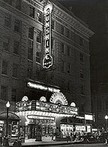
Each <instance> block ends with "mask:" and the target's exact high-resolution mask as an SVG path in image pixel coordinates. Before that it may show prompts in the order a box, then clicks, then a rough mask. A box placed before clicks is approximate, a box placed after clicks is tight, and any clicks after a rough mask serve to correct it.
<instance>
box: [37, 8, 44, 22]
mask: <svg viewBox="0 0 108 147" xmlns="http://www.w3.org/2000/svg"><path fill="white" fill-rule="evenodd" d="M37 20H38V21H40V22H42V20H43V19H42V12H41V11H39V10H38V12H37Z"/></svg>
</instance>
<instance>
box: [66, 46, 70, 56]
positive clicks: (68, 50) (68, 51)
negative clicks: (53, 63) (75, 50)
mask: <svg viewBox="0 0 108 147" xmlns="http://www.w3.org/2000/svg"><path fill="white" fill-rule="evenodd" d="M67 55H68V56H70V46H69V45H67Z"/></svg>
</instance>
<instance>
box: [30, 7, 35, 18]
mask: <svg viewBox="0 0 108 147" xmlns="http://www.w3.org/2000/svg"><path fill="white" fill-rule="evenodd" d="M29 16H31V17H33V18H34V17H35V8H34V7H32V6H30V14H29Z"/></svg>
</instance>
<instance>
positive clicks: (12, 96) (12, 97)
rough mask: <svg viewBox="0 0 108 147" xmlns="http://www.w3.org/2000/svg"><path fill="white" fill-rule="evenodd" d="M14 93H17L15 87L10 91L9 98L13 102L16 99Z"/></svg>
mask: <svg viewBox="0 0 108 147" xmlns="http://www.w3.org/2000/svg"><path fill="white" fill-rule="evenodd" d="M16 95H17V90H16V89H15V88H13V89H12V93H11V99H12V101H13V102H16V101H17V98H16Z"/></svg>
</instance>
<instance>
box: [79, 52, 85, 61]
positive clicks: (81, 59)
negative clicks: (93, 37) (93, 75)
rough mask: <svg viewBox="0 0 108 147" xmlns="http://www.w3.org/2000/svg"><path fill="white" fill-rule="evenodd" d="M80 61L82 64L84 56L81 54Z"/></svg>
mask: <svg viewBox="0 0 108 147" xmlns="http://www.w3.org/2000/svg"><path fill="white" fill-rule="evenodd" d="M80 61H81V62H84V55H83V54H82V53H80Z"/></svg>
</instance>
